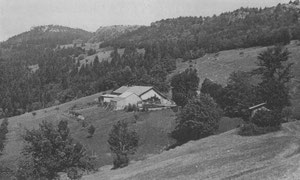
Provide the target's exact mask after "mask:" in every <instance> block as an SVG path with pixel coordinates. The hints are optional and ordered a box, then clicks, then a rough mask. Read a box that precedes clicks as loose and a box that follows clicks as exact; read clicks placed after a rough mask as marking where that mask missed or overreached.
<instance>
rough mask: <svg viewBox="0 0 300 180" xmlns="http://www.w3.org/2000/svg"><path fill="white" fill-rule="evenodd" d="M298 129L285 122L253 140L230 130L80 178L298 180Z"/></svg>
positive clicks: (117, 179)
mask: <svg viewBox="0 0 300 180" xmlns="http://www.w3.org/2000/svg"><path fill="white" fill-rule="evenodd" d="M299 128H300V124H299V122H294V123H287V124H284V125H283V129H282V130H281V131H279V132H276V133H270V134H267V135H262V136H254V137H241V136H238V135H236V132H235V130H232V131H229V132H226V133H223V134H220V135H215V136H210V137H208V138H204V139H201V140H198V141H190V142H189V143H187V144H185V145H183V146H180V147H177V148H176V149H173V150H170V151H166V152H163V153H161V154H159V155H155V156H152V157H150V158H148V159H146V160H144V161H138V162H132V163H131V164H130V165H129V166H128V167H125V168H123V169H119V170H110V168H111V166H104V167H102V168H100V170H99V172H98V173H96V174H92V175H89V176H85V177H83V179H85V180H96V179H114V180H125V179H131V180H135V179H136V180H137V179H224V180H229V179H266V180H273V179H291V180H292V179H297V178H298V177H299V175H300V169H299V160H300V155H299V140H300V139H299V137H300V136H299Z"/></svg>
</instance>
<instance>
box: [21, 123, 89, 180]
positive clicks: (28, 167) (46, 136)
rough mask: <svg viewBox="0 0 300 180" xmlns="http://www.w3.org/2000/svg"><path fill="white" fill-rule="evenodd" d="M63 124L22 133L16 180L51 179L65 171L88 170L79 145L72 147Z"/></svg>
mask: <svg viewBox="0 0 300 180" xmlns="http://www.w3.org/2000/svg"><path fill="white" fill-rule="evenodd" d="M69 132H70V131H69V128H68V122H67V121H60V122H59V124H58V126H57V127H55V126H54V125H53V124H51V123H48V122H45V121H44V122H43V123H42V124H40V127H39V129H37V130H36V129H33V130H26V133H25V135H24V137H23V138H24V140H25V141H26V145H25V147H24V148H23V151H22V156H23V157H26V159H24V160H23V161H20V162H19V167H18V170H17V177H19V179H54V178H55V177H56V176H57V173H58V172H66V171H67V170H68V169H69V168H72V167H74V168H79V169H83V170H92V169H93V164H92V162H91V159H90V158H89V157H88V156H87V155H86V149H85V148H84V146H83V145H81V144H80V143H76V144H75V143H74V142H73V139H72V138H71V137H70V134H69Z"/></svg>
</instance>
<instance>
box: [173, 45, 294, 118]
mask: <svg viewBox="0 0 300 180" xmlns="http://www.w3.org/2000/svg"><path fill="white" fill-rule="evenodd" d="M286 47H287V48H288V50H289V51H290V52H291V55H290V61H291V62H294V66H293V69H292V71H293V74H294V76H295V78H294V80H293V83H292V86H291V87H292V88H291V89H292V92H291V95H292V103H293V107H294V115H295V116H296V117H297V118H298V119H300V46H297V45H295V44H291V45H287V46H286ZM266 49H267V48H266V47H254V48H247V49H236V50H229V51H221V52H219V53H214V54H207V55H205V56H204V57H202V58H199V59H196V60H193V61H191V62H183V63H182V62H179V63H177V64H178V68H177V70H176V71H175V72H174V73H178V72H182V71H184V70H185V69H186V68H188V67H189V66H193V67H194V68H196V69H197V70H198V75H199V78H200V83H201V84H202V82H203V80H204V79H205V78H209V79H211V80H213V81H216V82H218V83H221V84H223V85H225V84H226V81H227V79H228V77H229V74H230V73H231V72H233V71H237V70H242V71H250V70H252V69H253V68H255V67H257V66H256V64H255V62H256V61H257V56H258V54H259V53H261V52H262V51H264V50H266ZM174 73H173V74H174ZM173 74H172V75H173ZM172 75H170V76H169V77H171V76H172ZM295 79H297V80H298V81H296V80H295Z"/></svg>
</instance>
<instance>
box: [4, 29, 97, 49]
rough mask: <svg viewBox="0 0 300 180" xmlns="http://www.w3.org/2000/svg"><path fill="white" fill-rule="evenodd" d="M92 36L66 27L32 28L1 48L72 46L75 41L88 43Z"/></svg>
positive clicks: (11, 39) (89, 33)
mask: <svg viewBox="0 0 300 180" xmlns="http://www.w3.org/2000/svg"><path fill="white" fill-rule="evenodd" d="M92 35H93V33H91V32H88V31H85V30H82V29H73V28H69V27H65V26H58V25H46V26H36V27H32V28H31V29H30V31H27V32H24V33H21V34H19V35H16V36H13V37H11V38H9V39H8V40H7V41H5V42H4V43H2V44H1V47H2V48H16V49H22V48H27V47H30V46H33V45H39V46H45V47H52V48H54V47H56V46H57V45H62V44H70V43H72V41H73V40H74V39H81V40H83V41H87V40H88V39H89V38H91V37H92Z"/></svg>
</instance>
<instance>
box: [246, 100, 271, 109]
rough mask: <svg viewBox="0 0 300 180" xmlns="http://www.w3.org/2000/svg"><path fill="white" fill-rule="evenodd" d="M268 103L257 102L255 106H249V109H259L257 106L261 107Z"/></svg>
mask: <svg viewBox="0 0 300 180" xmlns="http://www.w3.org/2000/svg"><path fill="white" fill-rule="evenodd" d="M266 104H267V103H265V102H264V103H260V104H257V105H255V106H252V107H249V110H254V109H257V108H260V107H263V106H265V105H266Z"/></svg>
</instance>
